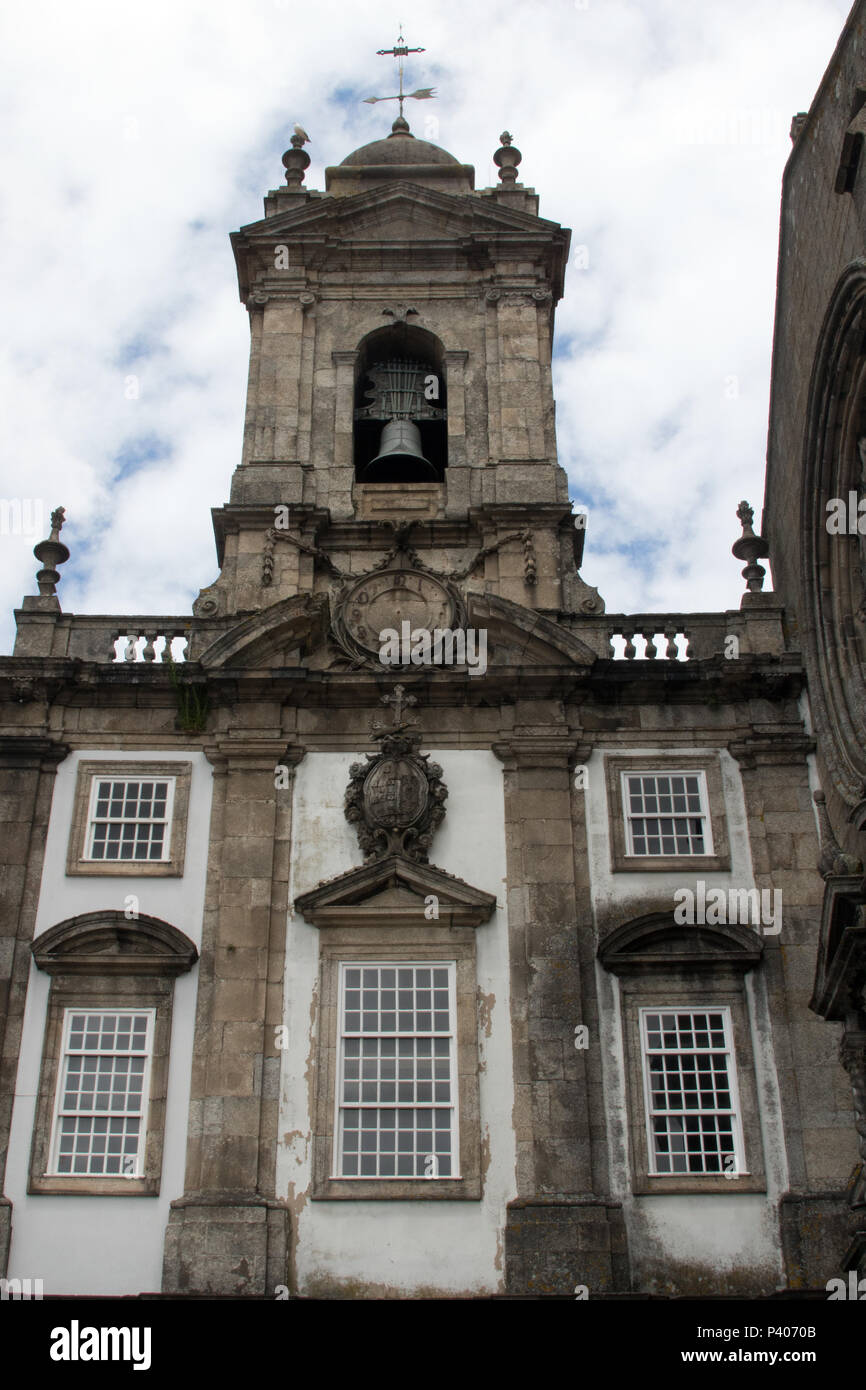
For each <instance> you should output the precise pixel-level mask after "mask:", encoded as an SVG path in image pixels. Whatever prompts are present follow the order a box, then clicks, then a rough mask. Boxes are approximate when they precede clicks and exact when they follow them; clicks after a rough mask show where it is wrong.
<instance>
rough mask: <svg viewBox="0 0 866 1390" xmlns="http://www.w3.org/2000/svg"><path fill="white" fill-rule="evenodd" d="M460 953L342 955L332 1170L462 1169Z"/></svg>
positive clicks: (432, 1173) (356, 1174)
mask: <svg viewBox="0 0 866 1390" xmlns="http://www.w3.org/2000/svg"><path fill="white" fill-rule="evenodd" d="M455 1007H456V1000H455V963H454V962H453V961H450V962H442V963H439V962H434V963H428V964H423V965H422V964H415V963H409V962H406V963H404V962H402V961H401V962H399V963H398V962H392V963H388V962H379V963H374V964H370V963H367V962H365V963H364V964H353V963H351V962H343V963H342V964H341V970H340V1039H339V1066H338V1073H337V1116H336V1119H337V1124H336V1153H335V1165H334V1167H335V1171H334V1176H335V1177H338V1178H429V1179H435V1178H459V1176H460V1173H459V1162H458V1155H459V1152H460V1150H459V1144H458V1134H457V1094H456V1092H457V1079H456V1066H455V1063H456V1057H455V1041H456V1024H455Z"/></svg>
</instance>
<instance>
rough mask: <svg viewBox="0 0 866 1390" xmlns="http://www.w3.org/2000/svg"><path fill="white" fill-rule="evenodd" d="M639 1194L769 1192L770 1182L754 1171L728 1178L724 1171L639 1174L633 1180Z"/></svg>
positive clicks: (633, 1188)
mask: <svg viewBox="0 0 866 1390" xmlns="http://www.w3.org/2000/svg"><path fill="white" fill-rule="evenodd" d="M631 1190H632V1192H633V1193H634V1195H635V1196H636V1197H660V1196H661V1197H680V1196H694V1195H695V1194H700V1195H701V1196H704V1195H705V1194H706V1193H708V1192H710V1193H713V1194H714V1195H716V1194H718V1193H724V1192H728V1193H729V1192H766V1190H767V1184H766V1181H765V1180H764V1179H763V1178H762V1177H758V1176H757V1175H756V1174H754V1173H743V1175H742V1176H741V1177H738V1178H726V1177H724V1176H723V1175H722V1174H720V1173H706V1174H703V1175H699V1174H692V1175H688V1174H685V1173H684V1174H673V1175H672V1176H671V1177H661V1176H658V1175H650V1176H644V1177H640V1178H636V1179H635V1181H634V1183H633V1184H632V1189H631Z"/></svg>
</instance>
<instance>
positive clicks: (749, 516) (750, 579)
mask: <svg viewBox="0 0 866 1390" xmlns="http://www.w3.org/2000/svg"><path fill="white" fill-rule="evenodd" d="M754 516H755V511H754V508H753V507H750V506H749V504H748V502H741V503H740V505H739V507H738V508H737V517H738V518H739V521H740V525H741V526H742V528H743V534H742V535H741V536H740V539H739V540H738V541H734V544H733V545H732V546H731V554H732V555H735V556H736V558H737V559H738V560H745V561H746V567H745V569H744V570H743V578H744V579H745V581H746V588H747V589H748V590H749V592H750V593H753V594H758V593H760V592H761V590H762V589H763V587H764V575H765V574H766V572H767V571H766V570H765V569H764V567H763V565H759V564H757V563H756V561H757V560H758V558H759V557H760V558H763V557H765V556H767V555H769V553H770V550H769V547H768V545H767V542H766V541H765V540H764V538H763V536H756V535H755V533H754V531H753V530H752V521H753V520H754Z"/></svg>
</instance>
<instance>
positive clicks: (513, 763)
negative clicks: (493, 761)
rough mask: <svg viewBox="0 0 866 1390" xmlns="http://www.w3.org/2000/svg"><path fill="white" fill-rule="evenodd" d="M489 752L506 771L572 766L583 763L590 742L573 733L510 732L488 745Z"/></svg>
mask: <svg viewBox="0 0 866 1390" xmlns="http://www.w3.org/2000/svg"><path fill="white" fill-rule="evenodd" d="M491 752H493V753H494V754H495V755H496V757H497V758H498V759H499V761H500V762H501V763H503V764H504V765H505V771H506V772H509V771H514V769H516V768H518V767H560V768H561V767H563V766H567V767H573V766H575V765H576V764H580V763H584V762H586V760H587V758H588V757H589V756H590V754H591V752H592V745H591V744H589V743H583V742H581V740H580V739H578V738H575V736H574V735H573V734H562V735H561V736H557V735H555V734H553V735H550V734H513V735H511V736H510V737H509V738H508V739H503V740H502V741H501V742H499V743H494V744H491Z"/></svg>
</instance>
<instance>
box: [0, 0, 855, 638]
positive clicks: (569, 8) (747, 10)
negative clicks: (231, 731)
mask: <svg viewBox="0 0 866 1390" xmlns="http://www.w3.org/2000/svg"><path fill="white" fill-rule="evenodd" d="M846 8H847V7H846V4H845V3H843V0H787V3H786V5H785V7H784V10H780V9H779V7H778V4H777V3H776V0H730V3H729V4H728V5H726V6H724V7H718V6H705V5H692V4H689V3H687V2H686V0H654V3H653V2H651V0H619V3H617V2H616V0H589V5H588V7H587V8H585V9H584V8H582V7H581V6H580V5H575V4H574V3H573V2H572V0H539V2H537V3H533V4H527V3H517V0H508V3H505V4H503V3H498V4H497V3H493V0H473V4H472V7H471V11H470V12H467V7H466V5H465V3H457V0H440V3H439V4H437V5H436V6H431V7H425V8H424V9H423V10H420V9H419V10H418V11H417V14H416V15H413V16H412V17H411V19H410V21H409V22H408V24H407V27H406V34H407V38H408V41H409V42H410V43H411V44H418V43H423V44H424V45H425V46H426V49H427V52H426V53H425V54H423V55H419V56H418V58H416V59H414V60H413V62H412V65H411V67H410V68H409V69H408V71H407V77H408V78H409V80H410V83H411V84H412V85H431V84H433V83H435V84H436V85H437V87H438V89H439V94H440V95H439V100H438V102H437V103H436V108H435V112H436V119H437V120H438V122H439V130H438V137H437V138H438V143H441V144H443V145H444V146H445V147H446V148H448V149H450V150H451V151H452V153H455V154H456V155H457V156H458V157H459V158H461V159H464V160H466V161H467V162H471V163H474V164H475V166H476V171H477V182H478V184H479V186H484V185H485V184H488V183H490V182H492V181H493V180H494V178H495V172H496V171H495V169H494V167H493V165H492V163H491V156H492V153H493V151H494V149H495V148H496V146H497V144H498V138H497V137H498V135H499V132H500V131H501V130H502V129H504V128H506V127H507V128H508V129H509V130H511V131H512V133H513V135H514V138H515V141H516V143H517V144H518V145H519V147H520V148H521V150H522V151H523V164H522V166H521V170H520V176H521V178H522V179H523V181H524V182H525V183H526V184H530V185H532V186H534V187H535V188H536V190H537V191H538V192H539V194H540V196H541V214H542V216H546V217H549V218H551V219H553V220H556V221H559V222H562V223H563V224H564V225H566V226H570V227H571V228H572V229H573V239H574V242H575V243H577V244H585V245H586V246H587V247H588V249H589V257H590V264H589V267H588V268H587V269H586V270H580V269H577V268H574V267H572V268H571V269H570V272H569V276H568V278H567V282H566V297H565V300H564V301H563V303H562V304H561V305H560V306H559V310H558V316H557V326H558V334H557V338H558V341H559V342H561V343H562V344H563V347H564V349H565V351H564V354H563V355H562V356H561V357H560V359H559V360H558V362H557V368H556V380H557V397H558V414H557V420H558V431H559V446H560V457H561V461H562V462H563V464H564V466H565V467H566V468H567V469H568V472H569V476H570V478H571V481H572V486H573V491H574V495H575V496H576V497H578V498H579V499H580V500H581V501H582V502H585V503H586V504H587V505H588V506H589V508H590V512H591V516H590V525H589V530H588V535H587V547H586V559H585V563H584V571H583V572H584V575H585V577H586V578H587V580H588V581H589V582H591V583H597V584H599V586H600V588H601V591H602V593H603V595H604V596H605V598H606V600H607V603H608V608H609V610H611V611H616V610H621V609H625V610H629V609H631V610H632V611H640V610H646V609H648V608H649V609H652V608H659V609H665V608H666V609H671V610H676V609H689V608H701V607H707V608H721V607H731V606H735V605H736V604H737V603H738V602H739V595H740V592H741V581H740V579H739V574H738V567H737V564H736V562H735V561H734V560H733V558H732V557H731V555H730V545H731V543H732V542H733V540H734V539H735V538H736V535H737V534H738V524H737V521H736V518H735V516H734V511H735V508H736V505H737V503H738V501H739V500H740V497H741V496H747V497H749V499H750V500H751V501H752V503H753V505H755V506H756V508H759V507H760V499H761V496H762V493H763V460H764V451H765V444H766V415H767V398H768V382H769V354H770V344H771V335H772V311H773V294H774V281H775V259H776V244H777V234H778V203H779V192H780V182H781V175H782V169H783V166H784V161H785V159H786V157H787V154H788V151H789V149H790V144H789V141H788V136H787V129H788V125H789V123H790V117H791V115H793V113H794V112H795V111H797V110H802V109H805V108H806V107H807V106H808V105H809V103H810V101H811V99H812V95H813V93H814V91H815V89H816V87H817V84H818V81H819V80H820V77H821V74H822V72H823V69H824V67H825V66H826V63H827V62H828V61H829V58H830V56H831V53H832V51H833V47H834V45H835V42H836V39H837V37H838V34H839V31H840V30H841V27H842V24H843V21H844V18H845V14H846ZM2 23H3V29H4V32H3V33H2V34H0V41H2V45H3V51H4V54H5V62H6V70H7V81H6V84H5V85H6V90H5V93H4V95H3V97H2V98H0V101H2V106H3V116H4V131H5V134H4V151H3V154H4V164H5V168H4V177H3V181H2V185H0V217H2V225H3V231H4V256H3V260H2V266H0V275H2V295H3V298H2V303H3V311H4V312H3V323H4V333H3V357H2V361H0V390H2V402H3V405H4V408H5V409H4V415H5V420H6V431H5V449H4V456H3V459H2V461H0V497H5V498H9V497H15V496H32V497H38V498H42V499H43V500H44V507H45V515H46V516H47V512H48V511H49V510H50V509H51V507H53V506H55V505H57V504H58V503H63V504H64V505H65V506H66V508H67V512H68V516H69V523H68V526H67V528H66V529H65V531H64V539H65V540H66V541H67V544H69V546H70V548H71V550H72V558H71V560H70V561H69V563H68V564H67V565H66V567H65V571H66V572H65V576H64V579H63V581H62V583H61V585H60V597H61V603H62V604H63V606H64V608H65V609H67V610H70V611H77V612H85V611H88V612H115V613H122V612H124V611H127V612H138V613H146V612H154V613H160V612H161V613H171V612H176V613H182V612H188V611H189V605H190V602H191V600H192V598H193V597H194V595H195V593H196V592H197V590H198V588H199V587H200V586H202V585H204V584H207V583H210V582H211V580H212V579H213V578H214V576H215V573H216V559H215V553H214V549H213V539H212V534H211V527H210V508H211V506H219V505H221V504H222V503H223V502H224V501H225V500H226V498H227V497H228V490H229V482H230V478H231V473H232V470H233V469H234V467H235V466H236V464H237V462H238V459H239V455H240V443H241V425H242V418H243V405H244V394H245V386H246V359H247V349H248V330H247V323H246V315H245V313H244V311H243V309H242V308H241V307H240V306H239V304H238V302H237V289H236V282H235V275H234V269H233V265H232V258H231V252H230V248H229V243H228V233H229V231H231V230H232V229H234V228H235V227H237V226H240V225H242V224H244V223H247V222H251V221H254V220H256V219H257V218H258V217H259V216H260V215H261V196H262V194H264V193H265V192H266V191H267V189H268V188H271V187H275V186H278V185H279V184H280V182H281V181H282V171H281V165H280V156H281V154H282V151H283V149H285V148H286V145H287V144H288V137H289V135H290V133H291V128H292V124H293V123H294V121H296V120H300V121H301V122H302V124H303V125H304V126H305V127H306V128H307V130H309V131H310V133H311V135H312V144H311V146H310V147H309V150H310V153H311V157H312V160H313V163H312V166H311V168H310V170H309V172H308V174H307V180H306V182H307V185H308V186H309V187H323V169H324V166H325V165H326V164H330V163H337V162H339V160H340V159H342V158H343V157H344V156H345V155H346V154H347V153H348V152H349V151H350V150H351V149H353V148H355V147H356V146H357V145H359V144H362V143H364V141H366V140H368V139H371V138H374V137H375V135H376V134H378V133H380V132H381V131H382V130H383V129H387V125H388V116H389V111H388V108H385V107H372V108H371V107H369V106H364V105H361V104H360V101H356V100H355V98H356V97H358V98H359V97H360V96H361V95H365V94H367V93H368V92H369V93H384V92H387V91H390V90H393V88H392V85H391V84H392V83H393V81H394V74H393V71H392V69H393V64H392V62H391V60H388V59H384V58H379V57H377V56H376V54H375V49H376V48H379V47H386V46H390V45H391V43H392V42H393V39H394V32H392V30H393V24H394V20H393V19H392V18H391V16H390V14H382V13H381V12H380V14H379V16H378V17H377V18H376V20H375V21H373V20H371V18H370V12H369V11H368V10H365V9H364V8H363V7H358V6H356V5H353V4H351V3H349V0H345V3H336V0H325V2H324V3H319V4H317V5H315V6H310V7H301V6H299V5H297V4H295V3H291V4H289V3H285V4H281V3H270V2H269V0H260V2H259V3H256V0H253V3H248V4H245V5H243V6H236V5H228V4H227V3H225V0H223V3H207V4H205V3H203V0H180V3H173V2H172V0H152V2H151V3H149V4H148V5H141V6H130V5H126V6H119V5H117V3H116V0H112V3H109V0H79V3H78V4H76V5H74V6H70V5H67V4H65V3H60V0H56V3H47V0H36V3H31V4H29V5H27V6H18V7H16V8H15V10H14V12H13V11H9V12H8V13H7V15H6V16H5V18H4V20H3V22H2ZM340 93H342V94H343V98H342V99H340V97H339V94H340ZM347 94H351V96H352V100H351V101H349V100H348V96H347ZM432 110H433V106H432V104H431V105H430V106H429V107H428V106H427V105H426V104H425V105H424V106H423V107H422V108H421V113H422V114H419V113H418V112H414V113H409V114H411V115H412V118H413V120H414V123H415V126H416V129H418V130H419V133H423V119H424V118H425V117H427V116H428V115H429V114H430V112H431V111H432ZM383 112H384V115H383ZM130 374H134V375H136V376H137V377H138V379H139V383H140V395H139V397H138V399H136V400H130V399H127V394H126V392H125V379H126V378H127V377H128V376H129V375H130ZM732 378H735V379H736V381H735V384H734V386H733V387H732ZM142 438H150V439H152V440H154V441H157V442H162V444H163V445H164V446H165V448H166V449H167V455H168V456H167V457H162V456H159V454H157V455H156V456H155V457H154V458H152V459H150V460H148V459H145V460H144V461H142V462H141V463H140V464H138V465H137V466H134V465H133V466H127V467H126V468H125V469H121V468H120V466H119V464H118V463H117V459H118V457H119V456H120V455H121V453H122V451H123V450H124V448H128V446H129V445H130V442H131V441H133V440H141V439H142ZM157 447H158V443H157ZM118 475H120V476H118ZM759 514H760V513H759ZM36 539H39V538H38V537H29V538H26V539H25V538H21V537H10V536H2V537H0V650H7V651H8V650H11V644H12V640H13V626H12V621H11V610H12V608H13V607H14V606H16V605H17V604H18V603H19V601H20V598H21V596H22V595H23V594H24V593H32V592H35V584H34V574H35V569H36V562H35V560H34V559H33V558H32V555H31V550H32V545H33V543H34V540H36Z"/></svg>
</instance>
